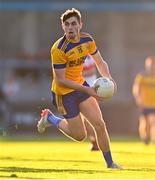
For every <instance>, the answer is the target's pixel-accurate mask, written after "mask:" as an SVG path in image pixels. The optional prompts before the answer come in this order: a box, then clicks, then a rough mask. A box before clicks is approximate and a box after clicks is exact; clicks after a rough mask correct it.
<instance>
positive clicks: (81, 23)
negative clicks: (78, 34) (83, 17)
mask: <svg viewBox="0 0 155 180" xmlns="http://www.w3.org/2000/svg"><path fill="white" fill-rule="evenodd" d="M82 27H83V22H82V21H80V29H82Z"/></svg>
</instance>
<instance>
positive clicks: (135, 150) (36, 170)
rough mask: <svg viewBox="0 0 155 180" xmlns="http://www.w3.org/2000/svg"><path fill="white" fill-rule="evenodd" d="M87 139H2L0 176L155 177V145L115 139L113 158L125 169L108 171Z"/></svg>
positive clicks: (140, 179)
mask: <svg viewBox="0 0 155 180" xmlns="http://www.w3.org/2000/svg"><path fill="white" fill-rule="evenodd" d="M89 148H90V144H89V143H88V142H81V143H78V142H73V141H64V140H54V139H51V141H49V139H48V140H47V141H46V139H45V140H40V141H39V139H37V140H36V141H32V140H31V141H19V140H18V141H15V139H13V140H4V139H1V142H0V179H11V180H12V179H62V180H63V179H64V180H74V179H98V180H99V179H102V180H104V179H106V180H107V179H110V180H111V179H115V180H117V179H121V180H126V179H139V180H144V179H145V180H146V179H155V146H154V145H149V146H145V145H143V144H142V143H140V142H138V141H131V140H127V141H125V140H122V141H120V140H119V141H117V140H115V141H112V143H111V148H112V152H113V158H114V160H115V161H116V162H118V163H119V164H120V165H122V166H123V167H124V168H125V170H109V169H107V168H106V166H105V162H104V160H103V157H102V154H101V152H91V151H90V150H89Z"/></svg>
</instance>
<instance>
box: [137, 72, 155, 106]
mask: <svg viewBox="0 0 155 180" xmlns="http://www.w3.org/2000/svg"><path fill="white" fill-rule="evenodd" d="M135 83H136V84H139V86H140V97H141V100H142V105H143V106H144V107H147V108H154V107H155V76H151V75H148V74H138V75H137V76H136V78H135Z"/></svg>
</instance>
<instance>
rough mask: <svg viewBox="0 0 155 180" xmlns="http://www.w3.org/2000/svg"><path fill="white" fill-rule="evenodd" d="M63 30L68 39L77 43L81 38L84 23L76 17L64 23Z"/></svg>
mask: <svg viewBox="0 0 155 180" xmlns="http://www.w3.org/2000/svg"><path fill="white" fill-rule="evenodd" d="M62 28H63V30H64V32H65V34H66V37H67V38H68V39H71V40H75V41H76V40H78V38H79V34H80V30H81V28H82V22H79V21H78V19H77V18H76V17H70V18H69V19H67V20H66V21H65V22H63V23H62Z"/></svg>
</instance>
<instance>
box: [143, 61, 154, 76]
mask: <svg viewBox="0 0 155 180" xmlns="http://www.w3.org/2000/svg"><path fill="white" fill-rule="evenodd" d="M145 65H146V69H147V71H148V73H150V74H155V61H154V60H152V59H150V58H148V59H147V60H146V64H145Z"/></svg>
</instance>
